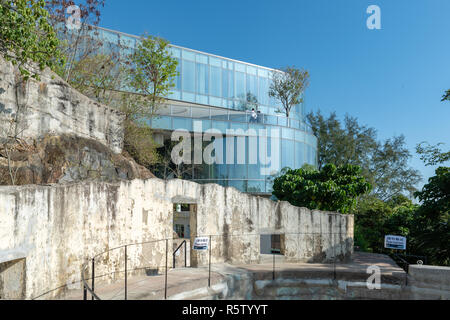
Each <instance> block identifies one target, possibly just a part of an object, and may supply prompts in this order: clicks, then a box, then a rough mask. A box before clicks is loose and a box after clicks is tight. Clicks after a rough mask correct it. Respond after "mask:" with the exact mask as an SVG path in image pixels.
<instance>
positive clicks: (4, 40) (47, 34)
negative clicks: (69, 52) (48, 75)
mask: <svg viewBox="0 0 450 320" xmlns="http://www.w3.org/2000/svg"><path fill="white" fill-rule="evenodd" d="M48 17H49V15H48V12H47V10H45V1H43V0H0V21H1V24H0V53H1V54H2V55H3V57H4V58H5V59H6V60H7V61H11V62H12V64H13V65H16V66H17V67H18V68H19V70H20V72H21V74H22V76H23V78H24V80H27V79H28V78H30V77H32V78H36V79H38V78H39V71H42V70H43V69H44V68H45V67H50V68H54V67H55V66H56V65H57V64H60V63H62V62H63V60H62V58H61V55H60V52H59V50H58V45H59V41H58V39H57V37H56V34H55V32H54V30H53V28H52V26H51V25H50V23H49V22H48Z"/></svg>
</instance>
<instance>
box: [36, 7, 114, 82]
mask: <svg viewBox="0 0 450 320" xmlns="http://www.w3.org/2000/svg"><path fill="white" fill-rule="evenodd" d="M104 4H105V1H104V0H85V1H84V2H77V3H76V7H77V9H78V10H79V12H78V16H77V17H76V18H77V19H78V21H77V22H78V25H77V26H76V27H69V26H68V23H67V22H68V20H67V16H66V13H68V12H67V11H68V9H69V7H71V6H74V5H75V2H74V1H68V0H48V1H46V5H45V8H46V9H47V10H48V12H49V22H50V24H51V25H52V26H53V28H54V29H55V30H57V31H58V37H59V39H60V45H59V50H60V51H61V52H62V54H63V56H64V57H65V62H66V63H65V64H64V65H63V66H60V67H59V68H57V69H56V70H55V72H56V73H58V75H59V76H61V78H63V79H64V80H65V81H67V82H68V83H70V84H71V85H73V84H74V83H75V82H74V81H71V80H72V72H73V71H74V69H75V68H76V67H77V65H79V62H82V61H84V60H85V59H86V58H89V57H90V56H92V55H97V54H98V52H99V51H100V49H101V48H102V47H107V46H108V44H107V43H104V42H103V41H102V40H101V39H100V38H101V37H99V31H98V30H97V29H96V28H95V26H97V25H98V24H99V22H100V17H101V11H100V8H101V7H103V6H104ZM71 13H72V15H74V13H75V12H74V11H72V12H71ZM110 45H111V48H108V49H113V50H109V51H110V54H114V55H116V57H115V58H118V57H117V56H118V53H117V52H114V48H116V47H120V44H119V43H114V44H110Z"/></svg>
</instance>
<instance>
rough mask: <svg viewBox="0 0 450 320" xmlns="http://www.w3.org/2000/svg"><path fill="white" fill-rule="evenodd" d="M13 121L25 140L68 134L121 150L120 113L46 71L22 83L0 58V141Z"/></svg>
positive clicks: (121, 116) (16, 73)
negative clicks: (36, 77) (38, 77)
mask: <svg viewBox="0 0 450 320" xmlns="http://www.w3.org/2000/svg"><path fill="white" fill-rule="evenodd" d="M17 115H19V116H18V117H16V116H17ZM12 119H18V123H17V124H14V126H15V127H16V128H17V131H18V132H19V133H20V134H19V138H21V139H23V140H25V141H30V140H31V141H32V140H34V139H38V138H42V137H43V136H45V135H48V134H51V135H61V134H70V135H75V136H78V137H81V138H86V139H93V140H96V141H98V142H100V143H102V144H104V145H106V146H107V147H109V148H110V149H111V150H112V151H113V152H115V153H120V152H121V151H122V146H123V134H124V132H123V126H122V122H123V119H124V115H123V114H121V113H120V112H119V111H117V110H115V109H112V108H110V107H107V106H104V105H101V104H99V103H97V102H94V101H92V100H90V99H89V98H87V97H85V96H84V95H82V94H81V93H79V92H78V91H76V90H75V89H73V88H72V87H70V86H69V85H68V84H67V83H66V82H65V81H63V80H62V79H61V78H60V77H59V76H58V75H56V74H55V73H53V72H52V71H50V70H49V69H46V70H45V71H43V72H42V75H41V80H40V81H36V80H29V81H27V82H26V83H22V82H21V81H20V77H19V71H18V70H17V68H15V67H14V66H13V65H12V64H11V63H9V62H6V61H5V60H4V59H3V57H1V56H0V124H1V126H0V139H1V138H5V136H7V135H8V134H10V132H8V131H10V130H8V128H9V125H10V124H11V120H12Z"/></svg>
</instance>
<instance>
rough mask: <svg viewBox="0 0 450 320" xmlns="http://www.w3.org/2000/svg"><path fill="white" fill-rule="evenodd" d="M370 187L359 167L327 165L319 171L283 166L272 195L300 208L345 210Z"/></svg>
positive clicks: (350, 207)
mask: <svg viewBox="0 0 450 320" xmlns="http://www.w3.org/2000/svg"><path fill="white" fill-rule="evenodd" d="M370 189H371V186H370V184H369V183H367V182H366V180H365V178H364V177H363V176H362V175H361V169H360V168H359V167H358V166H352V165H344V166H339V167H336V166H335V165H333V164H327V165H325V166H324V167H323V168H322V169H321V170H320V171H319V170H311V169H303V168H301V169H296V170H293V169H289V168H287V169H286V168H285V169H283V174H282V176H280V177H278V178H276V179H275V181H274V184H273V195H274V196H275V197H277V198H278V199H279V200H284V201H288V202H289V203H291V204H292V205H295V206H299V207H306V208H309V209H318V210H327V211H338V212H341V213H348V212H350V211H351V210H352V209H353V208H354V207H355V205H356V203H357V197H358V196H361V195H363V194H365V193H367V192H368V191H370Z"/></svg>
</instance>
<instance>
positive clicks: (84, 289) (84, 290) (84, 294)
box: [83, 271, 87, 301]
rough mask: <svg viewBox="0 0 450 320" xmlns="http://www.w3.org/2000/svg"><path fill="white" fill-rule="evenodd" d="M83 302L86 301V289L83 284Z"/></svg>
mask: <svg viewBox="0 0 450 320" xmlns="http://www.w3.org/2000/svg"><path fill="white" fill-rule="evenodd" d="M83 272H84V271H83ZM83 300H85V301H86V300H87V289H86V285H85V284H84V283H83Z"/></svg>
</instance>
